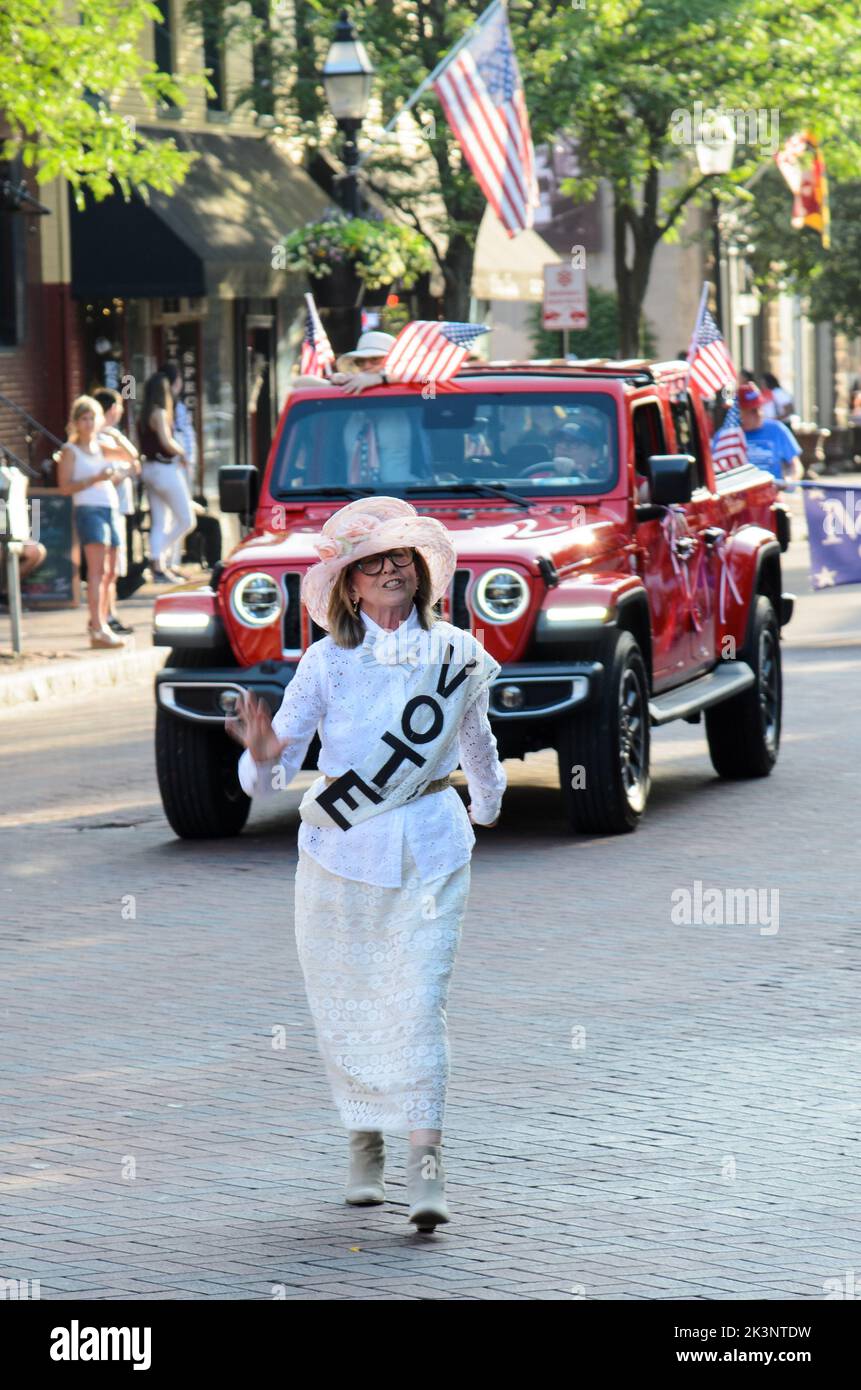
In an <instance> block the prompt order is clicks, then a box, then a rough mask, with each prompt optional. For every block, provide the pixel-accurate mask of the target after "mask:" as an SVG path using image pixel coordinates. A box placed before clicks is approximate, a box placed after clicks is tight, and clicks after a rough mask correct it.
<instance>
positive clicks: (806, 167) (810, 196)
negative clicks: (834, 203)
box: [774, 130, 831, 251]
mask: <svg viewBox="0 0 861 1390" xmlns="http://www.w3.org/2000/svg"><path fill="white" fill-rule="evenodd" d="M808 151H810V152H811V153H812V158H810V159H808ZM774 161H775V163H776V165H777V167H778V169H779V170H780V172H781V174H782V175H783V177H784V178H785V179H786V182H787V184H788V185H789V189H790V192H791V193H792V218H791V221H792V226H793V227H795V228H796V229H800V228H802V227H811V228H812V229H813V231H815V232H818V233H819V235H820V236H821V238H822V245H823V246H824V248H825V250H826V251H827V250H828V248H829V247H830V245H831V237H830V235H829V228H830V222H831V218H830V214H829V208H828V181H827V179H826V177H825V160H824V159H823V157H822V155H821V154H820V151H819V141H818V140H817V139H816V137H815V136H814V135H811V134H810V131H809V130H805V131H801V132H799V134H797V135H790V137H789V139H788V140H787V141H786V143H785V144H784V146H783V148H782V149H779V150H778V151H777V153H776V154H775V156H774Z"/></svg>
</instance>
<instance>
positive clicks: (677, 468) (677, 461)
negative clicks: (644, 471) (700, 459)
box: [646, 454, 696, 507]
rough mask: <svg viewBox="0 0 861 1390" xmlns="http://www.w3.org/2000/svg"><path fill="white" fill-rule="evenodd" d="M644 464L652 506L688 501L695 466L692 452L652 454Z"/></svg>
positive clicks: (668, 505) (667, 505)
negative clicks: (649, 484) (647, 475)
mask: <svg viewBox="0 0 861 1390" xmlns="http://www.w3.org/2000/svg"><path fill="white" fill-rule="evenodd" d="M646 466H647V468H648V471H649V481H650V483H651V486H652V497H651V501H652V504H653V505H654V506H656V507H671V506H673V505H674V504H676V505H677V504H679V503H681V502H690V500H691V493H692V491H693V479H694V468H695V466H696V459H695V458H694V457H693V455H692V454H652V455H651V456H650V457H649V461H648V464H647V465H646Z"/></svg>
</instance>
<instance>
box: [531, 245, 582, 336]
mask: <svg viewBox="0 0 861 1390" xmlns="http://www.w3.org/2000/svg"><path fill="white" fill-rule="evenodd" d="M542 322H543V324H544V327H545V328H549V329H555V330H557V331H559V330H561V331H562V332H567V331H568V330H569V329H571V328H588V327H589V310H588V301H587V298H586V271H585V270H577V269H575V268H574V267H573V266H571V265H567V264H566V263H565V262H564V261H563V262H562V264H561V265H560V264H556V265H546V266H545V267H544V312H543V317H542Z"/></svg>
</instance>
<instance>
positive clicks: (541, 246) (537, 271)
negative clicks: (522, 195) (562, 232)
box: [472, 207, 562, 303]
mask: <svg viewBox="0 0 861 1390" xmlns="http://www.w3.org/2000/svg"><path fill="white" fill-rule="evenodd" d="M561 259H562V257H561V256H559V255H557V253H556V252H555V251H554V250H553V247H552V246H548V244H547V242H546V241H544V239H543V238H542V237H540V236H539V235H538V233H537V232H533V231H525V232H518V234H517V236H515V237H510V236H509V235H508V233H507V232H506V230H505V228H504V227H503V225H502V223H501V222H500V220H499V218H498V217H497V216H496V215H495V214H494V213H493V212H491V210H490V208H489V207H488V208H487V210H486V211H485V214H484V217H483V218H482V219H481V226H480V227H479V229H478V239H477V241H476V244H475V266H474V269H473V272H472V293H473V294H474V296H475V298H476V299H491V300H492V299H516V300H521V301H522V300H526V301H529V302H532V303H538V302H540V301H541V300H542V299H543V298H544V267H545V265H550V264H554V265H555V264H557V263H558V262H559V261H561Z"/></svg>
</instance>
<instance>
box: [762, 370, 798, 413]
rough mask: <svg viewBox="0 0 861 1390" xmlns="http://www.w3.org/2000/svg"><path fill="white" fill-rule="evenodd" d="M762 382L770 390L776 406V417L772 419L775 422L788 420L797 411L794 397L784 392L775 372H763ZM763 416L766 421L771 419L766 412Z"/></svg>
mask: <svg viewBox="0 0 861 1390" xmlns="http://www.w3.org/2000/svg"><path fill="white" fill-rule="evenodd" d="M762 380H763V382H764V384H765V385H766V386H767V387H768V390H769V392H770V394H771V400H772V402H773V404H774V415H773V417H771V418H773V419H775V420H786V419H788V418H789V416H790V415H791V414H792V412H793V411H794V409H795V402H794V400H793V399H792V396H791V395H790V394H789V392H788V391H786V390H784V388H783V387H782V386H781V384H780V382H779V381H778V379H777V377H776V376H775V375H774V373H773V372H763V374H762ZM763 415H764V418H765V419H768V418H769V416H768V415H766V414H765V412H763Z"/></svg>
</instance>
